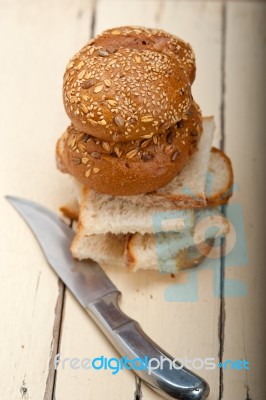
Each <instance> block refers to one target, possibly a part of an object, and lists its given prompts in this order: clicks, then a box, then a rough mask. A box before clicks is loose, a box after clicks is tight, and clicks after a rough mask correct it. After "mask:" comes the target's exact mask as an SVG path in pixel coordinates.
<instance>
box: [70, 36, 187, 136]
mask: <svg viewBox="0 0 266 400" xmlns="http://www.w3.org/2000/svg"><path fill="white" fill-rule="evenodd" d="M108 35H109V36H111V38H112V41H111V43H115V42H116V41H117V43H118V45H119V41H122V39H123V37H121V38H120V37H119V36H116V35H112V33H110V34H105V35H104V38H105V39H107V38H108ZM98 40H100V39H98ZM96 43H97V40H95V41H94V40H93V41H91V42H89V43H88V44H87V45H86V46H84V47H83V48H82V49H81V50H80V51H79V52H78V53H77V54H76V55H75V56H74V57H73V58H72V59H71V60H70V62H69V64H68V66H67V69H66V72H65V75H64V83H63V100H64V106H65V110H66V113H67V114H68V116H69V118H70V119H71V121H72V123H73V124H74V126H75V128H76V129H78V130H80V131H81V132H85V133H88V134H90V135H92V136H94V137H97V138H99V139H102V140H109V141H110V140H111V141H115V142H124V141H131V140H136V139H142V138H144V137H145V136H146V135H149V134H158V133H162V132H165V130H166V129H167V128H169V127H171V126H174V125H175V124H176V122H177V121H179V120H181V119H182V117H183V116H184V115H185V112H186V111H187V110H188V108H189V106H190V104H191V102H192V96H191V87H190V82H189V78H188V76H187V75H186V72H185V70H184V67H183V66H181V65H180V62H179V61H178V60H177V58H176V57H173V56H171V55H169V54H168V52H162V51H159V50H156V49H151V50H150V49H146V48H144V49H142V48H132V47H129V48H128V47H125V48H124V47H118V48H117V49H115V50H116V51H115V52H113V51H112V50H110V47H108V46H107V47H103V46H101V45H97V44H96ZM144 47H145V46H144ZM184 62H185V61H184Z"/></svg>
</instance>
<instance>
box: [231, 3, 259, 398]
mask: <svg viewBox="0 0 266 400" xmlns="http://www.w3.org/2000/svg"><path fill="white" fill-rule="evenodd" d="M265 17H266V5H265V3H261V2H256V1H252V2H249V3H246V2H232V3H231V2H228V5H227V18H226V26H227V29H226V70H225V72H226V92H225V148H226V151H227V152H228V153H229V155H230V156H231V158H232V160H233V166H234V171H235V181H236V183H237V185H238V190H237V191H236V193H235V196H234V198H233V201H234V203H236V204H240V205H241V207H242V210H243V215H244V227H245V233H246V246H247V251H248V258H249V262H248V263H247V264H244V265H243V262H242V263H241V262H238V263H237V262H236V263H235V264H234V265H233V266H232V267H227V268H225V277H226V278H227V279H228V280H229V279H235V280H237V281H241V282H242V283H243V284H244V285H246V288H247V295H246V296H244V297H235V298H233V297H226V298H225V316H226V324H225V332H224V334H225V343H224V345H225V348H224V355H223V359H224V361H225V360H227V359H232V360H237V359H243V360H244V359H246V360H247V361H249V362H250V371H247V370H245V369H243V370H241V371H238V370H233V371H232V370H231V369H230V367H229V368H228V369H227V370H226V371H224V379H223V381H224V382H223V384H224V394H223V398H224V399H244V398H245V399H263V398H265V389H264V385H263V382H264V371H265V367H266V365H265V358H264V356H263V355H264V354H265V353H266V351H265V350H266V349H265V336H266V324H265V313H264V310H265V280H266V273H265V255H266V253H265V220H266V218H265V154H264V151H265V147H266V146H265V145H266V141H265V126H266V114H265V104H266V95H265V87H266V79H265V70H266V51H265V39H266V30H265ZM226 285H227V284H226V282H225V289H226ZM236 296H237V293H236Z"/></svg>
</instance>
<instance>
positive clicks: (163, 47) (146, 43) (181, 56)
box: [94, 26, 196, 84]
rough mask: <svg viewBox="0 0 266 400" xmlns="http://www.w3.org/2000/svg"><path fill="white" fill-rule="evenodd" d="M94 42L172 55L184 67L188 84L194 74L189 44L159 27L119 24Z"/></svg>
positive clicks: (114, 47) (193, 63)
mask: <svg viewBox="0 0 266 400" xmlns="http://www.w3.org/2000/svg"><path fill="white" fill-rule="evenodd" d="M94 44H96V45H97V46H102V47H104V48H108V49H110V50H111V51H115V50H116V49H118V48H120V47H123V48H125V47H126V48H131V49H132V48H133V49H138V50H145V49H146V50H147V49H148V50H156V51H160V52H162V53H165V54H167V55H169V56H171V57H174V58H175V59H176V60H177V61H178V63H179V65H180V67H181V68H182V69H184V72H185V74H186V75H187V77H188V78H189V81H190V84H192V83H193V82H194V79H195V75H196V62H195V54H194V52H193V50H192V48H191V46H190V45H189V43H186V42H185V41H184V40H182V39H180V38H179V37H177V36H175V35H172V34H170V33H168V32H165V31H163V30H160V29H150V28H144V27H141V26H121V27H118V28H115V29H107V30H106V31H104V32H102V33H101V34H99V35H98V36H96V38H95V39H94Z"/></svg>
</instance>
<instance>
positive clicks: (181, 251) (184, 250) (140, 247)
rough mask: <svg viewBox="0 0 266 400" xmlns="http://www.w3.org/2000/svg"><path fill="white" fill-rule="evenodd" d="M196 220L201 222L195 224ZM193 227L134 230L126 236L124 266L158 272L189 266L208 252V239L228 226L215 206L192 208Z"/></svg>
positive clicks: (227, 229)
mask: <svg viewBox="0 0 266 400" xmlns="http://www.w3.org/2000/svg"><path fill="white" fill-rule="evenodd" d="M217 217H218V218H217ZM199 222H201V224H199V225H197V224H198V223H199ZM195 226H196V227H197V226H198V229H196V231H195V228H193V229H192V230H191V231H190V232H183V233H180V232H167V233H164V232H161V233H156V234H145V235H140V234H139V233H136V234H134V235H131V236H129V237H128V239H127V241H126V250H125V259H126V266H127V268H128V269H129V270H130V271H137V270H138V269H155V270H159V271H160V272H169V271H170V272H173V270H174V269H175V270H176V271H177V270H178V269H184V268H189V267H191V266H193V265H194V263H196V264H197V263H198V262H199V260H200V259H201V254H202V252H203V253H204V254H207V253H208V251H209V250H210V249H211V247H210V243H209V242H210V240H212V241H213V240H215V239H216V237H217V236H219V237H221V236H224V235H226V234H227V233H228V232H229V229H230V225H229V223H228V221H227V220H226V219H225V218H224V217H223V215H222V214H221V213H220V212H219V211H218V210H217V209H215V208H205V209H200V210H197V211H195ZM211 227H213V229H210V228H211ZM199 238H201V241H199V240H198V239H199ZM202 238H204V241H202ZM197 246H200V250H201V251H198V248H197Z"/></svg>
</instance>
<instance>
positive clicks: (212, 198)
mask: <svg viewBox="0 0 266 400" xmlns="http://www.w3.org/2000/svg"><path fill="white" fill-rule="evenodd" d="M211 153H212V154H215V153H216V154H219V156H220V157H221V158H222V159H223V160H224V162H225V163H226V165H227V173H228V175H229V179H228V181H227V185H226V186H225V187H224V188H223V189H221V190H220V191H219V192H218V193H216V194H215V195H211V194H210V195H208V193H206V201H207V205H208V206H215V207H216V206H220V205H222V204H226V203H227V202H228V200H229V199H230V197H231V196H232V194H233V184H234V171H233V166H232V162H231V160H230V158H229V157H228V156H227V155H226V154H225V153H224V152H223V151H222V150H220V149H217V148H216V147H212V149H211Z"/></svg>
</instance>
